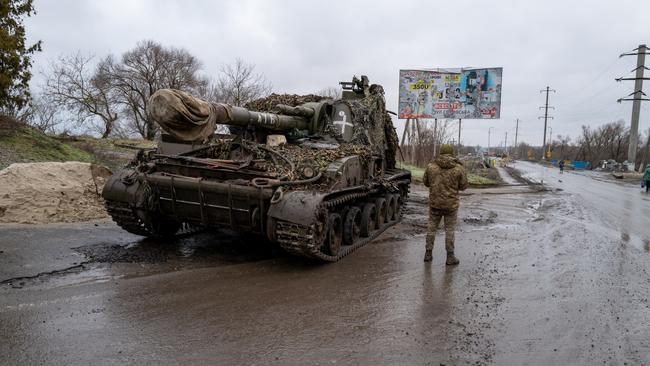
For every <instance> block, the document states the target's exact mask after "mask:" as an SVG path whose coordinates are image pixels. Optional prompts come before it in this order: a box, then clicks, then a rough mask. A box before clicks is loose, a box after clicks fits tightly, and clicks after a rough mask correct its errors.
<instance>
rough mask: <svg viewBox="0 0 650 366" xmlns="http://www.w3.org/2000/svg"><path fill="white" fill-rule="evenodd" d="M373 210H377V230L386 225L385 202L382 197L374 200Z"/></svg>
mask: <svg viewBox="0 0 650 366" xmlns="http://www.w3.org/2000/svg"><path fill="white" fill-rule="evenodd" d="M375 209H376V210H377V222H376V224H377V226H376V228H377V229H379V228H380V227H382V225H384V223H386V221H388V220H387V217H386V200H385V199H384V198H382V197H380V198H377V199H376V200H375Z"/></svg>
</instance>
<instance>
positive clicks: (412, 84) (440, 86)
mask: <svg viewBox="0 0 650 366" xmlns="http://www.w3.org/2000/svg"><path fill="white" fill-rule="evenodd" d="M502 74H503V68H501V67H493V68H485V69H455V70H442V71H440V69H439V70H435V71H434V70H400V72H399V118H401V119H406V118H451V119H457V118H462V119H497V118H499V116H500V112H501V77H502Z"/></svg>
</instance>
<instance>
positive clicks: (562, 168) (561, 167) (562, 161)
mask: <svg viewBox="0 0 650 366" xmlns="http://www.w3.org/2000/svg"><path fill="white" fill-rule="evenodd" d="M558 166H559V167H560V174H563V173H564V159H562V160H560V162H559V163H558Z"/></svg>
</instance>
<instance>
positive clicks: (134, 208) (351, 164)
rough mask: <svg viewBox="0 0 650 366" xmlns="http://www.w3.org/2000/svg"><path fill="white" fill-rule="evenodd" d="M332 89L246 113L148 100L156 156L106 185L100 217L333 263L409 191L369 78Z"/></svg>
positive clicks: (138, 228)
mask: <svg viewBox="0 0 650 366" xmlns="http://www.w3.org/2000/svg"><path fill="white" fill-rule="evenodd" d="M340 84H341V86H342V89H343V90H342V97H341V98H338V99H329V98H321V97H317V96H311V98H300V97H295V96H294V98H283V97H282V96H279V98H276V100H281V101H283V103H280V104H277V103H273V98H270V99H263V100H258V101H256V102H253V103H251V105H249V106H250V107H251V108H243V107H237V106H231V105H227V104H223V103H212V102H207V101H204V100H201V99H198V98H195V97H192V96H191V95H189V94H187V93H184V92H182V91H178V90H171V89H162V90H159V91H157V92H155V93H154V94H153V95H152V96H151V98H150V99H149V106H148V108H147V114H148V116H149V118H151V119H152V120H153V121H155V122H156V123H158V124H159V125H160V127H161V129H162V134H161V137H160V141H159V144H158V148H157V149H155V150H148V151H147V150H141V151H139V152H138V153H137V155H136V156H135V158H134V159H133V161H131V162H130V163H129V164H128V165H127V166H126V167H124V168H123V169H122V170H120V171H118V172H116V173H115V174H114V175H113V176H112V177H110V178H109V180H108V181H107V183H106V185H105V186H104V189H103V192H102V195H103V197H104V200H105V202H106V208H107V211H108V213H109V214H110V215H111V217H112V218H113V220H114V221H115V222H116V223H117V224H118V225H119V226H120V227H122V228H123V229H124V230H126V231H128V232H130V233H133V234H137V235H143V236H156V237H160V236H170V235H175V234H178V233H180V232H183V231H184V230H193V229H195V228H209V227H217V228H229V229H232V230H235V231H237V232H241V233H246V234H253V235H255V236H257V237H260V238H263V239H265V240H263V241H261V242H267V243H268V242H270V243H274V244H276V245H279V246H280V247H281V248H283V249H284V250H286V251H287V252H289V253H291V254H295V255H298V256H302V257H307V258H312V259H316V260H319V261H328V262H332V261H337V260H339V259H340V258H342V257H344V256H346V255H347V254H349V253H351V252H353V251H354V250H355V249H357V248H359V247H361V246H363V245H365V244H367V243H369V242H370V241H371V240H372V239H373V238H375V237H377V236H378V235H379V234H380V233H382V232H383V231H385V230H386V229H387V228H389V227H390V226H392V225H395V224H396V223H397V222H398V221H399V220H400V217H401V213H402V210H403V206H404V204H405V202H406V200H407V197H408V193H409V185H410V182H411V175H410V172H409V171H407V170H401V169H397V168H396V167H395V154H396V152H397V148H398V144H397V134H396V133H395V129H394V127H393V124H392V121H391V118H390V115H389V114H388V113H389V112H387V111H386V107H385V100H384V91H383V88H382V87H381V86H380V85H376V84H373V85H370V84H369V82H368V78H367V77H365V76H362V77H361V78H356V77H354V78H353V80H352V82H342V83H340ZM276 97H278V96H276ZM305 100H309V101H307V102H304V103H301V102H303V101H305ZM253 108H256V109H257V110H252V109H253ZM219 126H229V127H230V130H231V132H236V133H235V134H217V133H216V131H218V130H221V128H219Z"/></svg>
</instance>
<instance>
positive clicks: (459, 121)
mask: <svg viewBox="0 0 650 366" xmlns="http://www.w3.org/2000/svg"><path fill="white" fill-rule="evenodd" d="M462 122H463V120H462V119H461V118H459V119H458V153H459V154H460V127H461V123H462Z"/></svg>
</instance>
